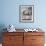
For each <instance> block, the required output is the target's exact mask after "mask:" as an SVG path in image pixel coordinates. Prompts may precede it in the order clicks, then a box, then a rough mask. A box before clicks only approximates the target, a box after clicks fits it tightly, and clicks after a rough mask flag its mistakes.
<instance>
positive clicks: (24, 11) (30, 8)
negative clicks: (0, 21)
mask: <svg viewBox="0 0 46 46" xmlns="http://www.w3.org/2000/svg"><path fill="white" fill-rule="evenodd" d="M19 15H20V22H33V21H34V20H33V19H34V5H20V6H19Z"/></svg>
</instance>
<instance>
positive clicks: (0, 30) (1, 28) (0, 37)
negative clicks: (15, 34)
mask: <svg viewBox="0 0 46 46" xmlns="http://www.w3.org/2000/svg"><path fill="white" fill-rule="evenodd" d="M4 28H5V25H4V24H0V43H2V36H3V34H2V32H5V31H4V30H3V29H4Z"/></svg>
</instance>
